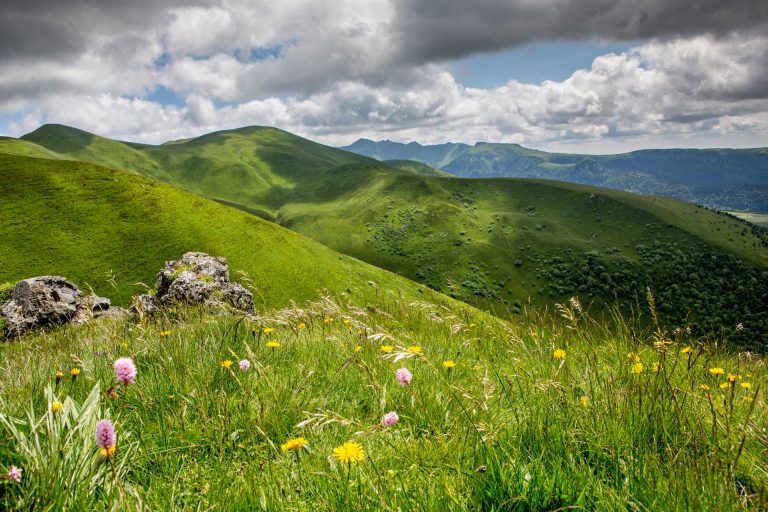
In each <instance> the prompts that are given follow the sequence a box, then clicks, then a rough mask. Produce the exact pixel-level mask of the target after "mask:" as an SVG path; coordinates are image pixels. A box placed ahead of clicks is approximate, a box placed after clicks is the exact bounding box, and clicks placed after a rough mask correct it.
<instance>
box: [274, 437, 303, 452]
mask: <svg viewBox="0 0 768 512" xmlns="http://www.w3.org/2000/svg"><path fill="white" fill-rule="evenodd" d="M308 444H309V441H307V440H306V439H304V438H303V437H296V438H293V439H289V440H287V441H286V442H284V443H283V444H281V445H280V449H281V450H282V451H284V452H287V451H288V450H299V449H301V447H302V446H306V445H308Z"/></svg>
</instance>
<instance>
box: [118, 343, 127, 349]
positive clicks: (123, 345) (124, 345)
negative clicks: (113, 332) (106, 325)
mask: <svg viewBox="0 0 768 512" xmlns="http://www.w3.org/2000/svg"><path fill="white" fill-rule="evenodd" d="M120 348H122V349H126V348H128V344H127V343H121V344H120Z"/></svg>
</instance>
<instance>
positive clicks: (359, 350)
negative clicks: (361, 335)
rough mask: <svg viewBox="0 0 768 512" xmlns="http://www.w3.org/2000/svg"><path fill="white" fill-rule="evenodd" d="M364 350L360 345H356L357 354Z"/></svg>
mask: <svg viewBox="0 0 768 512" xmlns="http://www.w3.org/2000/svg"><path fill="white" fill-rule="evenodd" d="M362 350H363V347H361V346H360V345H355V352H361V351H362Z"/></svg>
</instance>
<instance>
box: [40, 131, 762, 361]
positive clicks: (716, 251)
mask: <svg viewBox="0 0 768 512" xmlns="http://www.w3.org/2000/svg"><path fill="white" fill-rule="evenodd" d="M69 130H70V129H69V128H66V127H62V126H45V127H42V128H41V129H39V130H37V131H36V132H33V133H32V134H30V135H29V136H25V140H29V141H32V140H34V141H35V142H36V143H38V144H41V145H45V146H46V147H48V148H49V149H51V150H54V149H55V150H58V151H61V152H63V154H64V155H65V156H66V157H68V158H88V159H90V160H92V161H97V160H99V159H100V158H101V159H102V161H103V163H105V164H108V165H117V166H118V167H120V168H123V169H127V170H131V171H133V172H136V173H140V174H144V175H147V176H153V177H158V178H160V179H164V180H166V181H168V182H170V183H173V184H176V185H178V186H181V187H183V188H186V189H188V190H191V191H194V192H196V193H198V194H201V195H205V196H207V197H211V198H215V199H217V200H219V201H222V202H225V203H227V204H230V205H233V206H237V207H238V208H239V209H241V210H244V211H246V212H249V213H255V214H257V215H261V216H263V217H265V218H267V219H270V220H275V221H276V222H278V223H280V224H281V225H284V226H286V227H289V228H291V229H293V230H296V231H298V232H300V233H304V234H306V235H308V236H311V237H312V238H314V239H316V240H318V241H320V242H322V243H323V244H325V245H327V246H329V247H331V248H333V249H335V250H338V251H340V252H342V253H345V254H348V255H351V256H354V257H357V258H359V259H362V260H364V261H367V262H369V263H372V264H374V265H377V266H380V267H383V268H386V269H388V270H391V271H393V272H397V273H399V274H401V275H404V276H406V277H409V278H411V279H415V280H418V281H419V282H422V283H425V284H427V285H428V286H430V287H431V288H433V289H435V290H438V291H441V292H444V293H447V294H450V295H452V296H453V297H455V298H458V299H461V300H464V301H467V302H469V303H471V304H474V305H478V306H481V307H483V308H486V309H488V310H491V311H495V312H497V313H498V314H502V315H510V314H513V313H516V312H519V311H521V310H522V308H523V306H524V305H525V304H526V303H527V302H528V301H529V300H531V301H533V302H534V303H538V304H550V305H551V304H552V303H553V301H562V300H565V299H567V298H568V297H569V296H571V295H578V296H580V297H581V298H582V299H583V301H584V302H585V303H591V302H594V303H595V305H596V307H599V306H601V305H603V304H605V303H614V302H618V303H620V304H622V305H624V307H625V308H626V309H627V310H629V309H630V308H631V307H633V305H634V304H636V303H637V302H638V301H643V300H644V296H645V292H646V288H647V287H650V288H651V289H652V290H653V292H654V294H655V295H656V298H657V301H658V305H659V310H660V312H661V313H662V315H663V316H664V317H665V319H666V320H667V321H669V322H672V323H675V324H677V325H688V324H690V325H691V326H692V327H693V328H694V329H695V332H697V333H699V334H700V335H702V336H703V335H707V334H709V333H712V332H716V331H718V332H719V331H720V330H721V329H726V330H727V331H728V332H733V333H734V338H735V339H739V340H740V343H742V344H747V345H749V346H751V347H759V346H767V345H768V290H766V288H765V286H763V285H762V283H764V282H766V279H768V273H766V271H765V269H766V268H768V237H767V236H766V234H765V232H764V231H762V230H759V229H758V228H756V227H755V228H753V227H752V226H749V225H747V224H744V223H742V222H740V221H739V220H737V219H735V218H733V217H729V216H724V215H719V214H717V213H715V212H712V211H708V210H706V209H703V208H698V207H695V206H692V205H690V204H686V203H684V202H682V201H677V200H674V199H666V198H659V197H640V196H636V195H632V194H627V193H623V192H618V191H611V190H606V189H598V188H594V187H588V186H582V185H570V184H565V183H560V182H553V181H543V180H538V181H537V180H519V179H484V180H467V179H459V178H442V177H431V176H419V175H415V174H413V173H408V172H403V171H398V170H394V169H391V168H388V167H382V166H381V165H380V164H378V163H376V162H375V161H372V160H367V159H363V160H361V158H362V157H357V156H355V155H351V154H349V153H346V152H343V151H340V150H337V149H333V148H328V147H325V146H322V145H319V144H315V143H312V142H310V141H307V140H305V139H301V138H300V137H296V136H294V135H291V134H289V133H287V132H284V131H281V130H276V129H270V128H261V127H255V128H253V127H252V128H243V129H240V130H231V131H227V132H218V133H214V134H210V135H206V136H203V137H198V138H196V139H190V140H186V141H176V142H174V143H171V144H165V145H161V146H141V145H131V144H125V143H116V142H114V141H108V140H106V139H101V138H94V139H92V141H91V142H90V143H87V144H83V143H82V139H83V137H82V136H80V135H78V136H77V137H70V136H69V135H66V134H67V132H68V131H69ZM61 132H64V136H62V137H60V138H59V136H58V134H60V133H61ZM68 138H75V139H77V140H79V141H81V142H79V143H78V144H72V143H70V144H69V146H67V145H66V144H64V143H62V142H61V141H66V140H68ZM50 141H55V142H54V143H51V142H50ZM102 153H104V156H103V158H102V157H100V156H99V155H100V154H102ZM136 155H139V156H136ZM532 157H533V156H532ZM115 162H117V164H115ZM147 162H150V163H147ZM737 327H738V329H737Z"/></svg>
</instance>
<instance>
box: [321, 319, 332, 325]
mask: <svg viewBox="0 0 768 512" xmlns="http://www.w3.org/2000/svg"><path fill="white" fill-rule="evenodd" d="M331 322H333V317H328V318H323V323H324V324H325V325H328V324H329V323H331Z"/></svg>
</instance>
